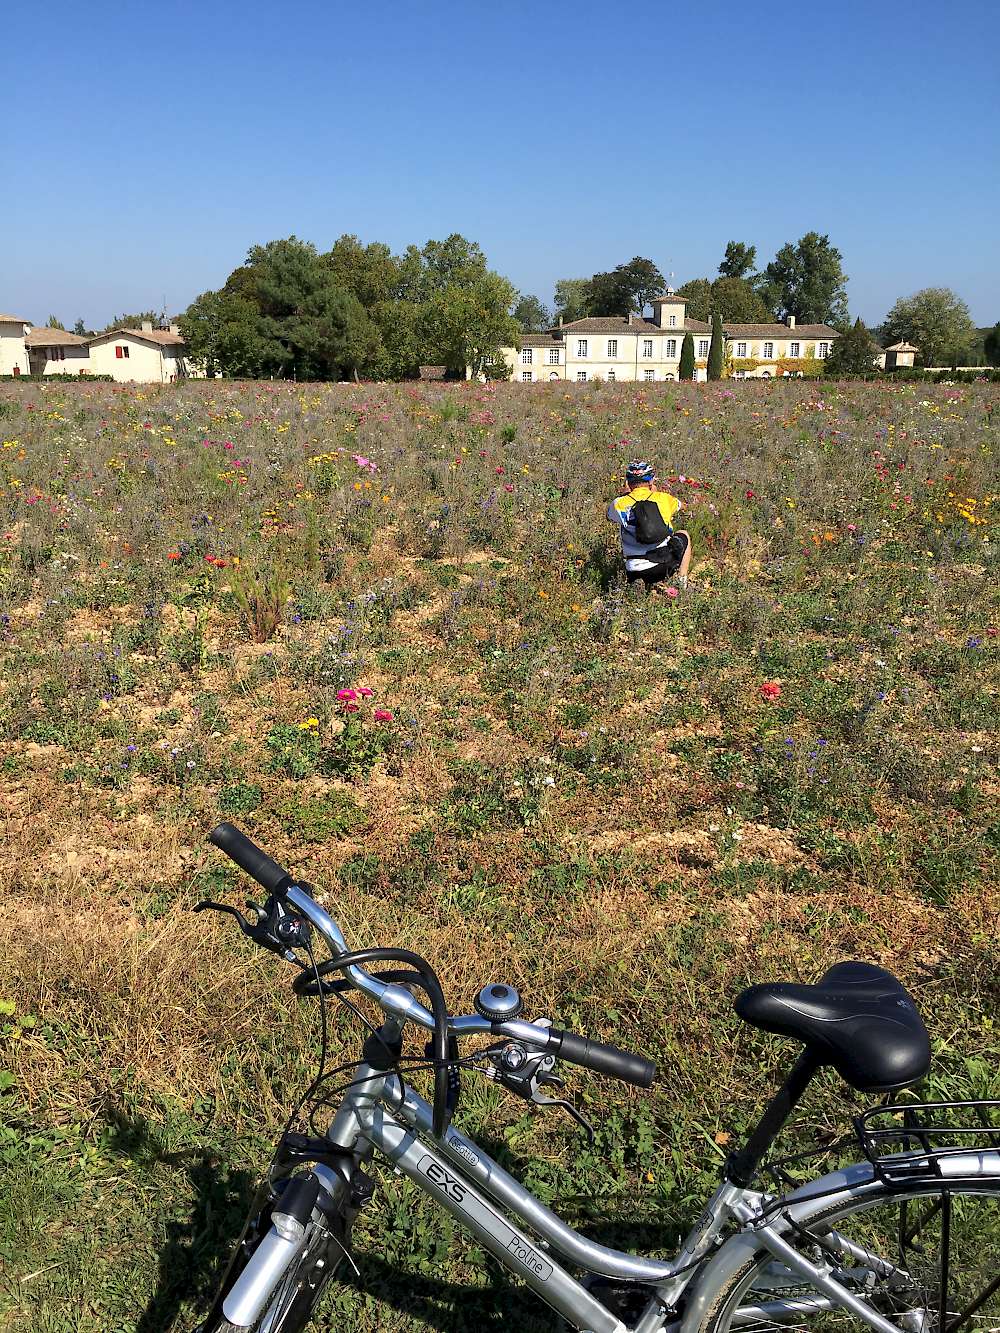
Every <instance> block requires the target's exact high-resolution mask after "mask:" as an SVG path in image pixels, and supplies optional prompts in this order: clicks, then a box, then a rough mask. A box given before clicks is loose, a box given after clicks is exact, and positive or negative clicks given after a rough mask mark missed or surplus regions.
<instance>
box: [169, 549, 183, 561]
mask: <svg viewBox="0 0 1000 1333" xmlns="http://www.w3.org/2000/svg"><path fill="white" fill-rule="evenodd" d="M180 558H181V553H180V551H168V552H167V559H168V560H179V559H180Z"/></svg>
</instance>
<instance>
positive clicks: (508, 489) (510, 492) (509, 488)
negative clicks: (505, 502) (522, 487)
mask: <svg viewBox="0 0 1000 1333" xmlns="http://www.w3.org/2000/svg"><path fill="white" fill-rule="evenodd" d="M503 488H504V490H505V491H506V492H507V494H508V495H513V493H514V487H513V486H512V485H511V484H510V482H509V481H505V482H504V484H503Z"/></svg>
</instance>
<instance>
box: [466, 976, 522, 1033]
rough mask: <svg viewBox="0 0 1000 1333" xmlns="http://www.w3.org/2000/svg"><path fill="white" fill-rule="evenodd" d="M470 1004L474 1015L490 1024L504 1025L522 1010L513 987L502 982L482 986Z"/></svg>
mask: <svg viewBox="0 0 1000 1333" xmlns="http://www.w3.org/2000/svg"><path fill="white" fill-rule="evenodd" d="M472 1003H473V1005H474V1006H475V1010H476V1013H477V1014H479V1016H480V1017H481V1018H488V1019H489V1020H490V1022H492V1023H506V1021H507V1020H508V1019H509V1018H516V1017H517V1016H518V1014H519V1013H520V1012H521V1010H522V1009H523V1008H524V1005H523V1004H522V1003H521V997H520V995H518V993H517V991H516V990H515V989H514V987H513V986H508V985H507V984H506V982H503V981H497V982H493V983H492V984H491V985H489V986H484V987H483V989H482V990H481V991H480V992H479V994H478V995H477V996H476V998H475V999H474V1000H473V1002H472Z"/></svg>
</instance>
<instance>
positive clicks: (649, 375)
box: [642, 370, 656, 380]
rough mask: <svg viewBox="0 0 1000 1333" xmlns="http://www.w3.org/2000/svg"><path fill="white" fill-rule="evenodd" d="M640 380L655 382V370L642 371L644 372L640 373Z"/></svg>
mask: <svg viewBox="0 0 1000 1333" xmlns="http://www.w3.org/2000/svg"><path fill="white" fill-rule="evenodd" d="M642 378H643V379H644V380H655V379H656V371H655V370H644V371H643V372H642Z"/></svg>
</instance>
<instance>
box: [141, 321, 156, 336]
mask: <svg viewBox="0 0 1000 1333" xmlns="http://www.w3.org/2000/svg"><path fill="white" fill-rule="evenodd" d="M142 331H143V333H152V332H153V321H152V320H151V319H144V320H143V321H142Z"/></svg>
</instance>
